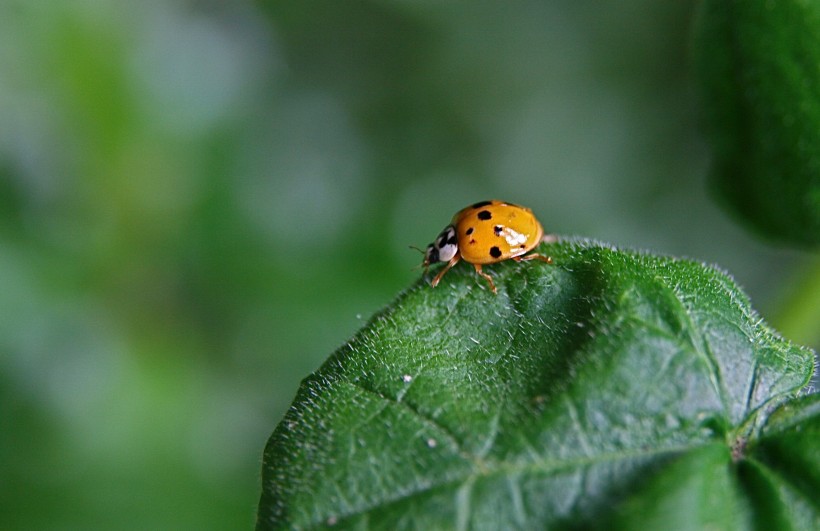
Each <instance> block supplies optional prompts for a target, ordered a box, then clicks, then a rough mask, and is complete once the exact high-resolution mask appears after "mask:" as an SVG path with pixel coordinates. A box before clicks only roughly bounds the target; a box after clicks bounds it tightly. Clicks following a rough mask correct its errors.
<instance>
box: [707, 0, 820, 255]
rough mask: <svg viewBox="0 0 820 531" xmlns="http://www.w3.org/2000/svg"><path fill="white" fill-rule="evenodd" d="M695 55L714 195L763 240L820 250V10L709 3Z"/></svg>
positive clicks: (786, 1) (780, 1)
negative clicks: (711, 156)
mask: <svg viewBox="0 0 820 531" xmlns="http://www.w3.org/2000/svg"><path fill="white" fill-rule="evenodd" d="M695 55H696V64H697V70H698V73H699V77H700V81H701V85H702V89H703V105H704V111H705V112H704V114H705V119H706V121H707V125H708V128H709V131H710V133H711V138H710V140H711V143H712V148H713V151H714V156H715V161H714V168H713V175H712V177H713V184H714V186H715V188H716V190H717V191H718V193H719V195H720V196H721V197H722V198H723V199H724V200H725V202H726V203H727V204H728V205H729V206H730V208H731V209H732V210H734V211H735V212H736V213H737V214H739V216H740V217H741V218H742V219H744V220H746V221H747V222H748V223H749V224H750V225H751V226H752V227H753V228H754V229H756V230H757V231H758V232H759V233H761V234H763V235H765V236H768V237H770V238H772V239H774V240H778V241H785V242H791V243H794V244H798V245H805V246H816V245H817V244H820V68H818V65H819V64H820V2H807V1H804V0H777V1H769V0H743V1H738V0H705V1H703V2H702V3H701V6H700V12H699V16H698V19H697V24H696V33H695Z"/></svg>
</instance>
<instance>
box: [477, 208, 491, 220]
mask: <svg viewBox="0 0 820 531" xmlns="http://www.w3.org/2000/svg"><path fill="white" fill-rule="evenodd" d="M478 219H480V220H483V221H487V220H488V219H493V215H492V214H490V211H489V210H482V211H481V212H479V213H478Z"/></svg>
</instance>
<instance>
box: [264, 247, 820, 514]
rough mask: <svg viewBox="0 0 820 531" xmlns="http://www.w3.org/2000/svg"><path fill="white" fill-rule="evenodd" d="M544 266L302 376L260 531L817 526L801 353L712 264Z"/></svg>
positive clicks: (389, 316) (482, 287) (403, 309)
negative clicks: (282, 530)
mask: <svg viewBox="0 0 820 531" xmlns="http://www.w3.org/2000/svg"><path fill="white" fill-rule="evenodd" d="M542 251H543V252H545V253H548V254H550V255H552V256H553V258H554V260H555V265H552V266H550V265H546V264H542V263H525V264H516V263H512V262H505V263H501V264H496V265H494V266H491V267H489V268H488V270H490V272H491V274H493V275H494V276H495V278H496V284H497V285H498V287H499V292H498V295H497V296H494V295H493V294H492V293H490V292H489V291H488V290H487V289H486V284H485V282H484V281H483V280H482V279H481V278H479V277H477V276H476V275H475V274H474V272H473V271H472V269H471V268H468V267H466V266H459V267H457V268H455V269H454V270H453V271H451V272H450V273H448V274H447V275H446V276H445V277H444V279H443V281H442V283H441V284H440V285H439V287H437V288H435V289H433V288H431V287H430V286H429V285H427V284H426V283H424V282H419V283H417V284H416V285H415V286H414V287H412V288H411V289H410V290H408V291H407V292H406V293H404V294H403V295H402V296H400V297H399V299H398V300H397V301H396V302H395V303H393V304H392V305H391V306H389V307H388V308H387V309H386V310H384V311H383V312H382V313H380V314H379V315H377V316H376V317H375V318H374V319H373V320H372V321H371V322H370V323H369V324H368V325H367V326H366V327H365V328H364V329H363V330H361V331H360V332H359V333H358V334H357V335H356V337H355V338H354V339H353V340H351V342H350V343H349V344H347V345H345V346H344V347H342V348H341V349H339V350H338V351H337V352H336V353H335V354H334V355H333V356H332V357H331V358H330V359H329V360H328V361H327V362H326V363H325V364H324V365H323V366H322V368H321V369H319V370H318V371H317V372H316V373H314V374H313V375H311V376H310V377H308V378H307V379H306V380H305V381H304V382H303V384H302V387H301V388H300V390H299V393H298V395H297V397H296V399H295V401H294V403H293V405H292V407H291V408H290V410H289V411H288V413H287V414H286V416H285V418H284V420H283V421H282V422H281V423H280V424H279V426H278V427H277V428H276V430H275V431H274V433H273V435H272V436H271V438H270V441H269V443H268V446H267V449H266V452H265V459H264V469H263V493H262V499H261V502H260V507H259V519H258V528H259V529H273V528H278V527H280V526H281V527H294V528H311V527H323V526H327V525H333V526H336V527H338V528H348V527H352V528H361V529H366V528H373V529H408V528H413V529H443V528H444V529H448V528H455V529H466V528H471V529H510V528H519V529H533V528H544V527H546V526H549V527H554V526H557V527H564V526H577V525H581V526H598V525H601V526H604V527H613V526H615V527H618V526H620V527H623V528H628V529H652V528H658V529H660V528H663V529H670V528H675V529H703V528H706V527H708V526H713V528H715V529H723V528H736V529H743V528H751V522H752V521H753V520H754V519H755V518H756V517H758V513H759V512H761V511H763V510H764V508H763V507H762V506H761V505H760V504H759V503H757V502H758V500H765V502H766V504H767V507H769V508H770V510H768V512H767V513H766V514H767V515H769V516H768V517H769V518H770V521H771V522H776V523H788V524H789V525H790V526H791V528H793V529H811V528H812V527H815V528H816V526H817V525H818V524H820V507H818V502H817V496H816V495H815V494H816V492H820V473H818V470H819V469H820V464H818V463H820V456H818V452H817V447H816V445H815V444H812V441H813V440H814V441H816V440H817V431H818V426H820V421H819V420H818V419H820V416H819V415H818V411H817V407H816V406H817V401H816V400H813V401H812V400H810V399H811V396H810V397H809V399H803V401H799V400H795V397H797V396H798V394H799V392H800V390H801V389H802V388H804V386H805V385H806V383H807V382H808V380H809V378H810V375H811V372H812V367H813V356H812V353H811V351H810V350H808V349H804V348H800V347H796V346H794V345H791V344H789V343H788V342H786V341H785V340H783V339H781V338H780V337H778V336H777V335H775V334H774V333H773V332H772V331H771V330H770V329H769V328H768V327H767V326H766V325H765V324H764V323H762V321H761V320H760V318H759V317H758V316H757V315H756V314H755V313H754V312H753V311H752V310H751V309H750V306H749V301H748V300H747V298H746V297H745V295H744V294H743V293H742V292H741V291H740V290H739V288H738V287H737V286H736V285H735V284H734V283H733V282H732V280H731V279H729V278H728V277H727V276H726V275H725V274H723V273H721V272H719V271H716V270H715V269H713V268H710V267H706V266H703V265H701V264H697V263H694V262H689V261H680V260H674V259H670V258H663V257H657V256H651V255H642V254H635V253H628V252H621V251H618V250H615V249H612V248H610V247H606V246H602V245H598V244H594V243H589V242H570V243H561V244H556V245H551V246H544V247H543V249H542ZM815 396H816V395H815ZM772 411H775V412H777V413H776V414H775V415H774V416H771V413H772ZM770 418H778V419H780V420H778V421H777V422H771V423H770V422H769V419H770ZM801 471H805V472H806V473H801ZM813 493H814V494H813ZM793 508H797V509H796V510H793Z"/></svg>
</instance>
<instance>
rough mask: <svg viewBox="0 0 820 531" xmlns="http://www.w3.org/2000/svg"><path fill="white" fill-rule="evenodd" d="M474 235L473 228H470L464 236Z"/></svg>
mask: <svg viewBox="0 0 820 531" xmlns="http://www.w3.org/2000/svg"><path fill="white" fill-rule="evenodd" d="M472 233H473V228H472V227H470V228H469V229H467V231H466V232H465V233H464V234H466V235H467V236H469V235H470V234H472Z"/></svg>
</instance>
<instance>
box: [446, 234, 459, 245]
mask: <svg viewBox="0 0 820 531" xmlns="http://www.w3.org/2000/svg"><path fill="white" fill-rule="evenodd" d="M447 245H458V239H457V238H456V235H455V234H453V235H452V236H450V239H449V240H447Z"/></svg>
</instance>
